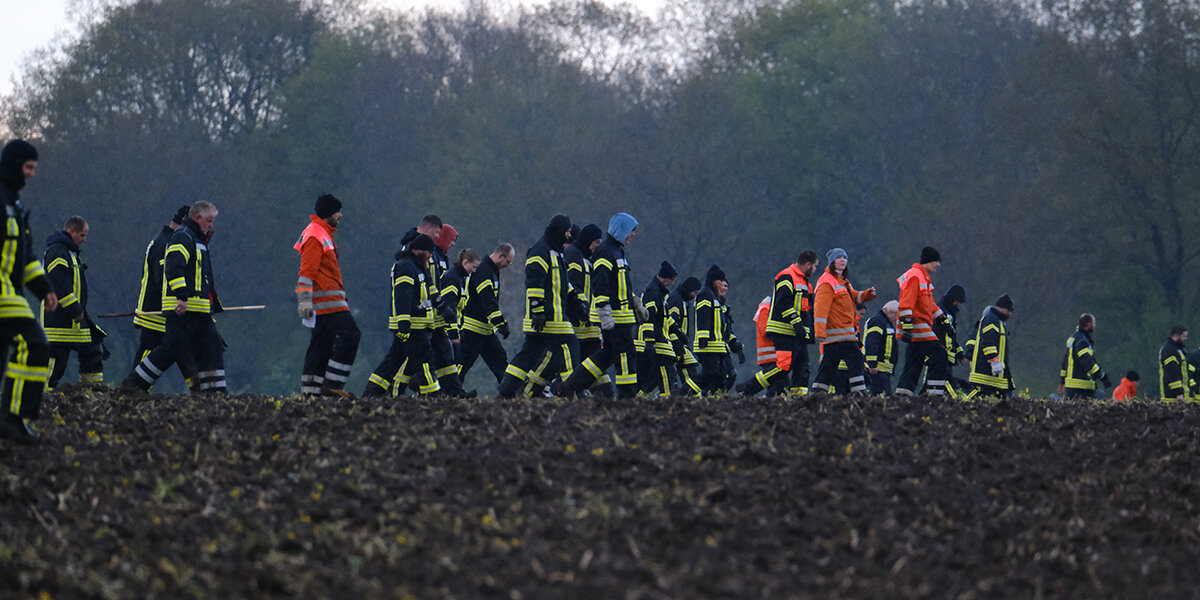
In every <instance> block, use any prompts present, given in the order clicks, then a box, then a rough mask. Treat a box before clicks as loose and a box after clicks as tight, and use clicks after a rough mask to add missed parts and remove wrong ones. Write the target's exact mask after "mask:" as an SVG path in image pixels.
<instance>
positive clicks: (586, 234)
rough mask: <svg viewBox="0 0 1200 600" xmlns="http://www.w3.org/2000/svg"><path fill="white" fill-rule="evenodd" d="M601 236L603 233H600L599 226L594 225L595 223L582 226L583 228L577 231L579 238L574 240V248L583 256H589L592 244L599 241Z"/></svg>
mask: <svg viewBox="0 0 1200 600" xmlns="http://www.w3.org/2000/svg"><path fill="white" fill-rule="evenodd" d="M603 235H604V232H603V231H600V226H599V225H596V224H595V223H591V224H588V225H584V226H583V228H582V229H580V230H579V236H578V237H576V238H575V242H574V243H575V247H576V248H579V251H580V252H582V253H583V255H584V256H591V255H592V242H594V241H596V240H598V239H600V238H601V237H602V236H603Z"/></svg>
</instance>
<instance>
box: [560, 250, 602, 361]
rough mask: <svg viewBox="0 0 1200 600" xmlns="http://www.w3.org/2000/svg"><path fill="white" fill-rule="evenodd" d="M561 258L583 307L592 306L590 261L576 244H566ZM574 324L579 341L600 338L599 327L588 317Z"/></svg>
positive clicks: (581, 318)
mask: <svg viewBox="0 0 1200 600" xmlns="http://www.w3.org/2000/svg"><path fill="white" fill-rule="evenodd" d="M563 258H564V259H565V260H566V262H567V280H568V281H570V282H571V287H573V288H575V293H576V294H579V299H580V301H581V302H583V304H584V305H585V306H589V307H590V306H591V305H592V261H591V259H590V258H589V257H587V256H585V255H584V250H583V249H582V248H580V247H579V246H578V245H576V244H568V245H567V247H566V249H565V250H563ZM578 321H579V322H578V323H576V324H575V337H577V338H579V339H580V340H595V339H599V338H600V326H599V325H598V324H596V323H595V322H593V321H592V320H591V317H590V316H589V315H586V314H585V315H581V316H580V318H579V319H578Z"/></svg>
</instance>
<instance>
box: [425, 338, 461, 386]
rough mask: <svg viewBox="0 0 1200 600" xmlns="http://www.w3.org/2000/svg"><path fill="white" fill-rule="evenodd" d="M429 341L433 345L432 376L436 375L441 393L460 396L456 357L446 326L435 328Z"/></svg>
mask: <svg viewBox="0 0 1200 600" xmlns="http://www.w3.org/2000/svg"><path fill="white" fill-rule="evenodd" d="M429 343H430V345H431V346H432V347H433V369H434V370H433V376H434V377H437V379H438V383H439V384H440V385H441V391H442V393H445V394H450V395H454V396H461V395H462V394H463V389H462V382H461V380H460V379H459V376H458V370H459V367H458V359H457V357H455V355H454V343H453V342H451V341H450V336H449V334H447V333H446V328H445V327H438V328H435V329H434V330H433V331H432V332H431V334H430V336H429Z"/></svg>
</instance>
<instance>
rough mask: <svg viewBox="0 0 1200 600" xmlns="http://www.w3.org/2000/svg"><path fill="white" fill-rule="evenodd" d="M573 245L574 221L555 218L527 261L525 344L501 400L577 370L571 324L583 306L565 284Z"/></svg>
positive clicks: (502, 389)
mask: <svg viewBox="0 0 1200 600" xmlns="http://www.w3.org/2000/svg"><path fill="white" fill-rule="evenodd" d="M570 239H571V219H570V218H569V217H567V215H563V214H557V215H554V217H553V218H551V219H550V223H549V224H547V225H546V230H545V232H544V233H543V234H542V237H541V238H539V239H538V241H536V242H534V244H533V246H531V247H530V248H529V252H528V254H527V255H526V258H525V320H524V321H523V322H522V327H521V328H522V330H523V331H524V332H525V341H524V342H522V344H521V350H520V351H519V352H517V355H516V356H514V357H513V359H512V361H511V362H509V363H508V367H507V368H506V369H505V370H504V379H503V380H501V382H500V387H499V395H500V397H501V398H512V397H514V396H517V395H518V394H523V395H529V394H530V393H531V392H532V390H534V389H542V388H544V387H546V386H547V385H549V382H550V381H551V380H553V379H554V378H555V377H561V378H563V379H565V378H566V377H568V376H569V375H570V374H571V370H572V369H573V368H574V365H575V360H576V359H575V356H577V355H578V354H579V342H578V341H577V340H576V339H575V329H574V326H572V325H571V321H572V320H578V319H579V316H580V315H581V313H582V310H583V309H582V304H581V302H582V300H581V299H580V297H579V294H578V293H576V291H575V288H573V287H571V283H570V281H568V280H567V265H566V261H565V260H564V258H563V254H562V251H563V246H564V245H565V244H566V243H567V242H568V241H570Z"/></svg>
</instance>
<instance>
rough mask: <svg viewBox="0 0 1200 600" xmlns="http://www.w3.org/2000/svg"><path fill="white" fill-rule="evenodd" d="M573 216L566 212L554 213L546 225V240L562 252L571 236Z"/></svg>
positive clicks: (553, 247)
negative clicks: (565, 213)
mask: <svg viewBox="0 0 1200 600" xmlns="http://www.w3.org/2000/svg"><path fill="white" fill-rule="evenodd" d="M570 232H571V217H568V216H567V215H564V214H561V213H560V214H557V215H554V216H553V217H552V218H551V219H550V223H549V224H547V225H546V232H545V235H546V242H547V243H549V244H550V248H551V249H553V250H554V251H556V252H562V250H563V246H565V245H567V242H568V241H569V240H570V237H571V233H570Z"/></svg>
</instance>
